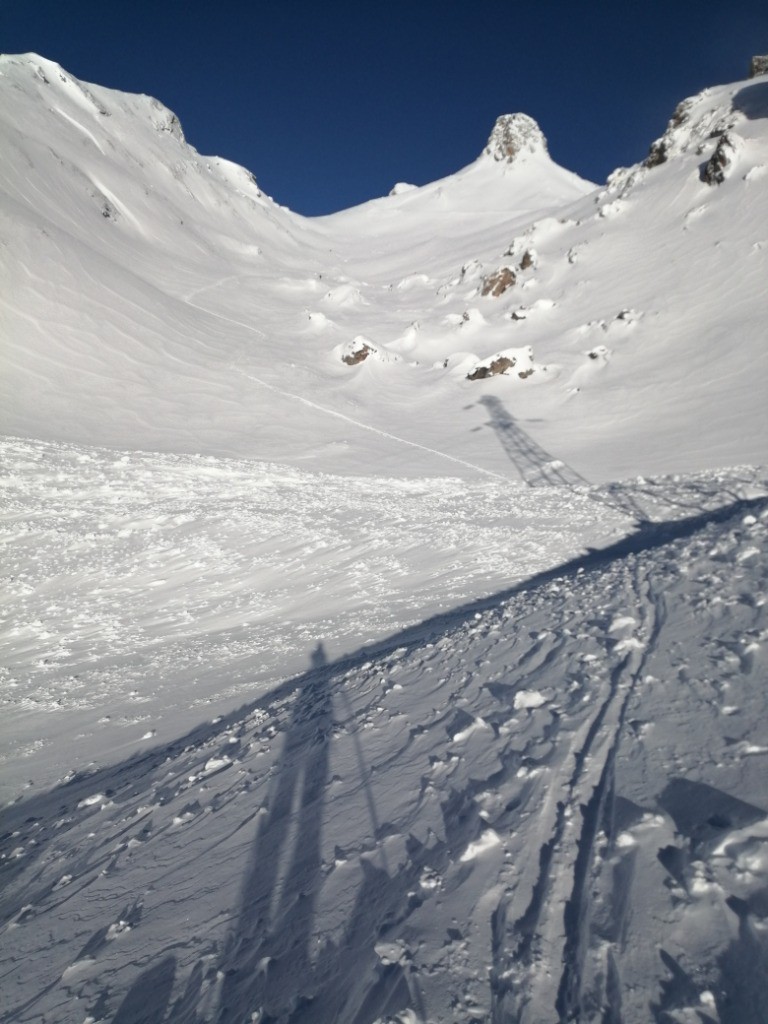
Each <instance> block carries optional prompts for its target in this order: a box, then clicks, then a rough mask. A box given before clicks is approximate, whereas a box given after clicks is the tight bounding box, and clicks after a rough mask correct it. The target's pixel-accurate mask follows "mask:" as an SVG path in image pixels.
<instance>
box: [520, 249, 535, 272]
mask: <svg viewBox="0 0 768 1024" xmlns="http://www.w3.org/2000/svg"><path fill="white" fill-rule="evenodd" d="M533 264H534V258H533V253H532V252H531V250H530V249H526V250H525V252H524V253H523V257H522V259H521V260H520V269H521V270H528V268H529V267H532V266H533Z"/></svg>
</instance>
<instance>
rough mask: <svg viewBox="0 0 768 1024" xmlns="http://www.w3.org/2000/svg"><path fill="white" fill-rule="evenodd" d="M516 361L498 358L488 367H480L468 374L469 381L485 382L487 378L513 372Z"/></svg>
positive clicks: (503, 357)
mask: <svg viewBox="0 0 768 1024" xmlns="http://www.w3.org/2000/svg"><path fill="white" fill-rule="evenodd" d="M515 362H516V360H515V359H510V358H509V357H508V356H497V357H496V359H494V360H493V362H491V363H490V364H489V365H488V366H478V367H477V368H476V369H474V370H473V371H472V373H468V374H467V380H485V378H486V377H495V376H496V375H497V374H499V373H505V372H506V371H507V370H511V369H512V367H513V366H514V365H515Z"/></svg>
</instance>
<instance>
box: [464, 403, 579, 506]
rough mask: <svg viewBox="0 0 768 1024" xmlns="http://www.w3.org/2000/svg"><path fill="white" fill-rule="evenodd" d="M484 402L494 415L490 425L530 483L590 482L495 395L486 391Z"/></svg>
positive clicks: (546, 484)
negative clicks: (536, 438)
mask: <svg viewBox="0 0 768 1024" xmlns="http://www.w3.org/2000/svg"><path fill="white" fill-rule="evenodd" d="M480 404H481V405H484V406H485V408H486V409H487V410H488V414H489V416H490V417H491V418H490V422H489V423H488V424H487V425H488V426H489V427H491V429H492V430H493V431H494V433H495V434H496V437H497V438H498V439H499V443H500V444H501V447H502V448H503V449H504V451H505V452H506V454H507V456H508V458H509V460H510V462H511V463H512V464H513V465H514V466H515V468H516V469H517V471H518V473H519V474H520V476H521V477H522V479H523V480H524V481H525V483H526V484H527V485H528V486H529V487H576V486H579V485H581V486H586V485H587V484H588V483H589V481H587V480H585V479H584V477H583V476H581V474H579V473H577V472H576V470H575V469H571V467H570V466H567V465H566V464H565V463H564V462H563V461H562V460H561V459H556V458H555V457H554V456H553V455H551V454H550V453H549V452H548V451H546V449H544V448H542V447H541V445H540V444H538V442H537V441H534V439H533V438H532V437H531V435H530V434H528V433H527V432H526V431H525V430H523V428H522V427H521V426H520V424H519V422H518V421H517V420H516V419H515V418H514V416H512V415H510V413H509V412H507V410H506V409H505V407H504V404H503V403H502V402H501V401H500V400H499V399H498V398H496V397H495V396H494V395H483V397H482V398H481V399H480Z"/></svg>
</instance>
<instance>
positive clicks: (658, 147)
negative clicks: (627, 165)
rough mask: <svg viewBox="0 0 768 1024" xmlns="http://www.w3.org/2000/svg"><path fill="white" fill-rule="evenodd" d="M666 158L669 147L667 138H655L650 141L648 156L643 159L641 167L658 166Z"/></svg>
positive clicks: (663, 162) (665, 160) (667, 157)
mask: <svg viewBox="0 0 768 1024" xmlns="http://www.w3.org/2000/svg"><path fill="white" fill-rule="evenodd" d="M668 159H669V148H668V146H667V140H666V139H664V138H661V139H656V141H655V142H652V143H651V148H650V149H649V151H648V156H647V157H646V158H645V160H643V167H658V166H659V165H660V164H665V163H666V162H667V160H668Z"/></svg>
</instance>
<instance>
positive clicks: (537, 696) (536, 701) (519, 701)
mask: <svg viewBox="0 0 768 1024" xmlns="http://www.w3.org/2000/svg"><path fill="white" fill-rule="evenodd" d="M546 703H547V698H546V697H545V696H544V695H543V694H541V693H539V692H538V691H536V690H518V691H517V693H516V694H515V700H514V708H515V711H520V710H522V709H523V708H540V707H541V706H542V704H546Z"/></svg>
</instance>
